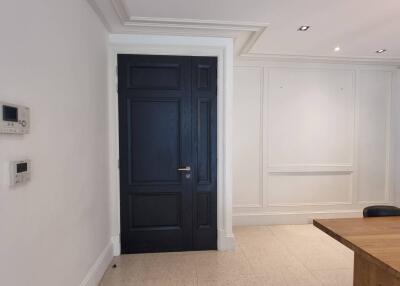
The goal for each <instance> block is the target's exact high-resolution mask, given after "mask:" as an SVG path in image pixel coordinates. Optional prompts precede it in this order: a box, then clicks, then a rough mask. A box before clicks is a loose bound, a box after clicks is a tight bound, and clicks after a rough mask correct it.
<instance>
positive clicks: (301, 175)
mask: <svg viewBox="0 0 400 286" xmlns="http://www.w3.org/2000/svg"><path fill="white" fill-rule="evenodd" d="M394 79H395V70H394V69H393V68H392V67H382V66H379V67H378V66H372V67H371V66H351V65H329V64H326V65H323V66H321V65H311V64H310V65H304V64H291V65H290V66H288V65H284V64H274V65H273V64H268V63H256V62H240V63H237V65H236V67H235V96H234V158H233V161H234V169H233V172H234V176H233V177H234V189H233V204H234V223H235V224H264V223H268V224H273V223H306V222H308V221H310V219H311V218H313V217H341V216H345V217H347V216H359V215H361V210H362V208H363V207H364V206H365V205H369V204H377V203H379V204H390V203H392V202H393V200H394V196H393V186H392V185H393V184H392V168H391V160H390V155H391V146H392V144H391V141H392V140H391V133H392V132H391V125H390V122H391V108H390V102H391V97H392V89H393V85H394Z"/></svg>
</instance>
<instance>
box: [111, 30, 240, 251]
mask: <svg viewBox="0 0 400 286" xmlns="http://www.w3.org/2000/svg"><path fill="white" fill-rule="evenodd" d="M108 44H109V45H108V89H109V90H108V134H109V136H108V150H109V158H108V159H109V162H108V165H109V190H110V202H111V205H110V222H111V242H112V244H113V251H114V256H118V255H120V254H121V243H120V233H121V224H120V182H119V179H120V178H119V166H118V160H119V134H118V126H119V122H118V93H117V87H118V74H117V55H118V54H147V55H175V56H212V57H217V59H218V67H217V69H218V78H217V82H218V89H217V113H218V115H217V132H218V134H217V145H218V146H217V150H218V151H217V158H218V159H217V160H218V161H217V178H218V179H217V229H218V231H217V235H218V250H230V249H233V248H234V236H233V232H232V182H233V175H232V126H233V39H228V38H216V37H185V36H151V35H131V34H130V35H117V34H111V35H109V38H108Z"/></svg>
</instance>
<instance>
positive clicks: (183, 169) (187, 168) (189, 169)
mask: <svg viewBox="0 0 400 286" xmlns="http://www.w3.org/2000/svg"><path fill="white" fill-rule="evenodd" d="M191 170H192V169H191V168H190V166H187V167H184V168H178V171H181V172H190V171H191Z"/></svg>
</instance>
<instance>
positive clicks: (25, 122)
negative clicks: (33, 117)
mask: <svg viewBox="0 0 400 286" xmlns="http://www.w3.org/2000/svg"><path fill="white" fill-rule="evenodd" d="M29 116H30V111H29V108H28V107H25V106H21V105H14V104H9V103H5V102H1V101H0V133H7V134H27V133H29V126H30V120H29Z"/></svg>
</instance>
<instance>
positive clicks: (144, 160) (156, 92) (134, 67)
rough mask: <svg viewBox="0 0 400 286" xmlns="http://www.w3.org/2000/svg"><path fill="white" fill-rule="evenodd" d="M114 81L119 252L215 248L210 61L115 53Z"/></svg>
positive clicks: (213, 65)
mask: <svg viewBox="0 0 400 286" xmlns="http://www.w3.org/2000/svg"><path fill="white" fill-rule="evenodd" d="M118 79H119V80H118V91H119V97H118V98H119V127H120V128H119V132H120V140H119V141H120V182H121V183H120V185H121V196H120V200H121V243H122V253H136V252H154V251H179V250H192V249H215V248H216V123H217V122H216V60H215V59H213V58H201V57H198V58H192V57H176V56H143V55H119V56H118ZM214 113H215V114H214ZM186 166H190V168H191V170H190V171H187V170H186V171H185V170H178V169H180V168H182V167H186ZM196 236H198V237H196Z"/></svg>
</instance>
